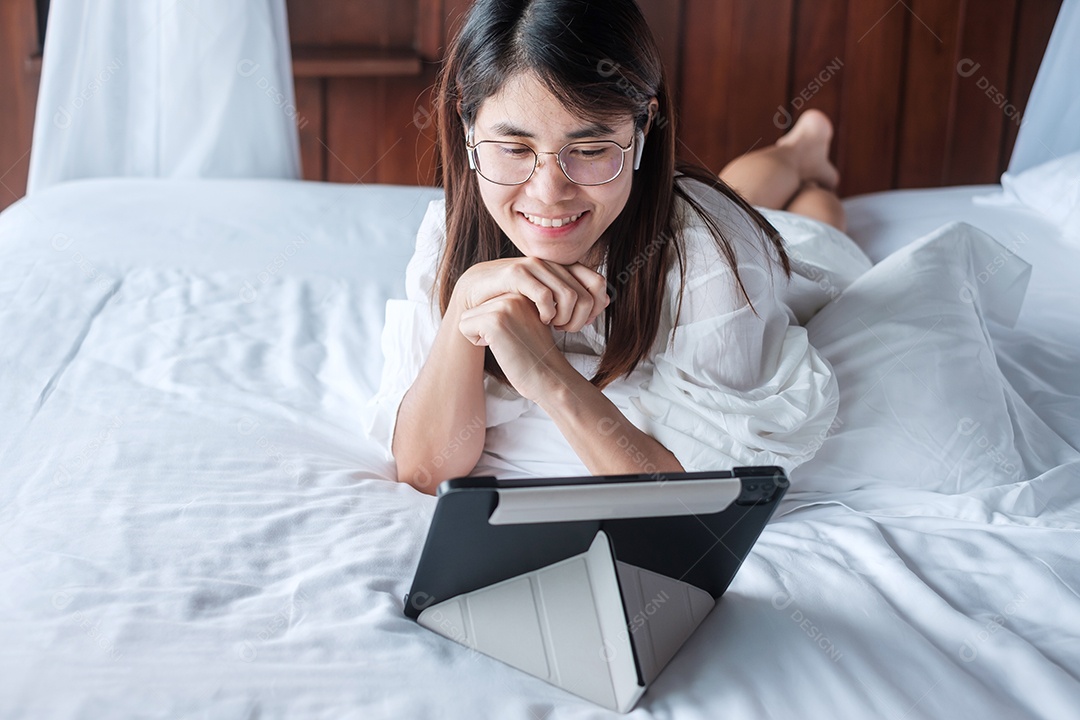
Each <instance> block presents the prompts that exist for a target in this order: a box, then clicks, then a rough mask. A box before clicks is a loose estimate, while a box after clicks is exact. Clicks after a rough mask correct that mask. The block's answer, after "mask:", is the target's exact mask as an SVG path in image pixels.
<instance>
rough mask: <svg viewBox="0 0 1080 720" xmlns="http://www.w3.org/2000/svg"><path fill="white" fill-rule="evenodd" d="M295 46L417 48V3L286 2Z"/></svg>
mask: <svg viewBox="0 0 1080 720" xmlns="http://www.w3.org/2000/svg"><path fill="white" fill-rule="evenodd" d="M286 7H287V9H288V13H289V37H290V39H291V40H292V43H293V44H294V45H353V46H360V47H367V48H403V47H414V46H415V45H416V40H417V37H416V28H417V19H418V17H419V8H418V7H417V3H416V2H409V1H407V0H398V1H396V2H375V1H374V0H362V1H361V2H357V0H286Z"/></svg>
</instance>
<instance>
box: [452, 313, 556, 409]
mask: <svg viewBox="0 0 1080 720" xmlns="http://www.w3.org/2000/svg"><path fill="white" fill-rule="evenodd" d="M458 329H459V330H460V331H461V334H462V335H464V336H465V337H466V339H468V340H469V342H471V343H472V344H473V345H478V346H485V345H486V346H488V347H490V348H491V352H492V354H493V355H494V356H495V359H496V360H498V361H499V367H501V368H502V370H503V372H504V373H505V374H506V379H507V380H509V381H510V384H511V385H513V386H514V389H515V390H517V391H518V393H519V394H520V395H521V396H522V397H524V398H527V399H529V400H532V401H533V402H538V401H539V400H540V398H542V397H543V396H544V394H545V393H546V392H547V390H548V388H550V385H551V383H552V382H557V381H558V378H559V377H561V376H564V375H565V373H566V372H567V371H568V370H569V371H574V369H573V366H571V365H570V363H569V362H568V361H567V360H566V357H565V356H564V355H563V354H562V353H561V352H559V351H558V350H556V349H555V341H554V339H553V338H552V335H551V328H550V327H549V326H548V325H546V324H545V323H544V322H543V321H542V320H541V319H540V314H539V313H538V311H537V309H536V305H535V304H533V300H532V299H531V298H527V297H525V296H524V295H520V294H518V293H514V292H508V293H503V294H502V295H498V296H496V297H493V298H491V299H490V300H487V301H486V302H484V303H482V304H481V305H479V306H477V307H474V308H471V309H469V310H465V311H463V312H462V314H461V320H460V322H459V324H458ZM574 372H576V371H574Z"/></svg>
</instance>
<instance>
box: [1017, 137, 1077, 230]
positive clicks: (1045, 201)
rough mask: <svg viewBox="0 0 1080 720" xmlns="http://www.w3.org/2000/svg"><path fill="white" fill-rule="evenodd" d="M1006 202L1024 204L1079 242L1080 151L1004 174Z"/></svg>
mask: <svg viewBox="0 0 1080 720" xmlns="http://www.w3.org/2000/svg"><path fill="white" fill-rule="evenodd" d="M1001 186H1002V188H1003V190H1004V197H1003V198H1002V199H1003V200H1004V201H1005V202H1007V203H1011V204H1019V205H1024V206H1026V207H1028V208H1031V209H1032V210H1035V211H1036V212H1038V213H1040V214H1041V215H1042V216H1043V217H1045V218H1046V219H1047V220H1049V221H1050V222H1052V223H1054V224H1055V225H1057V226H1058V227H1059V228H1061V232H1062V234H1063V235H1064V236H1065V237H1067V238H1070V239H1072V240H1073V241H1076V242H1080V152H1074V153H1071V154H1069V155H1065V156H1063V157H1059V158H1057V159H1056V160H1051V161H1049V162H1045V163H1043V164H1042V165H1036V166H1035V167H1033V168H1029V169H1027V170H1024V171H1023V172H1020V173H1016V174H1015V175H1014V174H1012V173H1005V174H1004V175H1002V176H1001Z"/></svg>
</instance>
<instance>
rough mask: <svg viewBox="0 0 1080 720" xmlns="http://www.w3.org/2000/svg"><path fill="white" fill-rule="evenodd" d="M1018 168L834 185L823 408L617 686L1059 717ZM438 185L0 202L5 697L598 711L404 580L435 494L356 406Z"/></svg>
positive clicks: (209, 712) (1067, 278)
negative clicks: (708, 602) (961, 183)
mask: <svg viewBox="0 0 1080 720" xmlns="http://www.w3.org/2000/svg"><path fill="white" fill-rule="evenodd" d="M1074 7H1075V6H1074ZM1041 167H1044V165H1039V166H1038V167H1035V168H1033V169H1032V170H1031V171H1030V172H1037V171H1038V169H1039V168H1041ZM1055 169H1056V170H1059V171H1060V168H1058V167H1057V166H1055ZM1023 175H1024V173H1023V172H1021V171H1020V169H1019V168H1018V169H1017V173H1015V174H1014V175H1012V176H1009V177H1008V178H1007V181H1006V183H1005V185H1004V186H979V187H958V188H946V189H938V190H918V191H897V192H888V193H881V194H876V195H869V196H863V197H857V198H852V199H850V200H848V201H847V202H846V208H847V210H848V214H849V234H850V236H851V237H852V238H853V239H854V240H855V242H856V243H857V244H858V246H859V247H860V248H861V249H862V251H864V252H865V253H866V255H867V257H868V258H869V260H870V261H873V263H874V265H873V267H870V268H869V269H868V270H866V271H865V272H864V273H863V274H861V275H860V276H859V277H858V278H856V279H854V280H845V281H843V282H841V281H839V280H837V279H836V278H834V277H830V276H828V275H826V274H818V275H816V276H815V275H814V274H813V273H812V272H810V273H808V274H807V276H808V277H809V279H811V280H813V281H815V282H816V283H817V286H818V289H819V290H821V291H823V292H824V293H826V294H827V295H829V297H830V300H829V302H828V303H827V304H826V305H825V306H824V307H822V308H821V309H819V310H817V312H816V313H815V314H814V315H813V317H812V318H810V319H809V320H808V322H807V323H806V325H807V328H808V331H809V332H810V336H811V340H812V341H813V342H814V343H815V345H816V346H817V347H818V348H819V349H820V350H821V351H822V353H823V354H824V355H825V356H826V358H827V359H828V360H829V361H830V363H832V364H833V366H834V368H835V369H836V371H837V375H838V378H839V381H840V387H841V407H840V412H839V414H838V419H837V421H836V422H835V423H834V424H833V426H832V427H831V428H830V429H829V432H828V433H825V434H823V436H822V437H821V438H820V439H819V442H817V443H815V444H814V445H813V446H812V447H808V448H807V456H808V457H809V458H810V459H809V460H808V461H807V462H806V463H805V464H803V465H801V466H800V467H798V468H797V469H796V470H795V471H794V472H793V473H792V490H791V491H790V492H789V494H788V496H787V497H786V498H785V500H784V502H783V504H782V506H781V507H780V509H779V510H778V511H777V514H776V516H775V518H774V519H773V521H772V522H771V523H770V524H769V526H768V527H767V529H766V530H765V532H764V533H763V534H762V536H761V538H760V540H759V541H758V543H757V545H756V546H755V549H754V551H753V553H752V554H751V556H750V558H749V559H748V560H747V562H746V563H745V564H744V566H743V567H742V569H741V570H740V572H739V574H738V576H737V577H736V580H735V582H734V583H733V585H732V586H731V588H730V589H729V591H728V592H727V594H726V595H725V596H724V598H723V599H722V601H721V602H720V603H719V605H718V606H717V608H716V609H715V610H714V611H713V612H712V613H711V614H710V615H709V616H708V617H707V618H706V620H705V621H704V622H703V623H702V625H701V626H700V628H699V629H698V631H697V632H696V633H695V634H694V636H692V637H691V639H690V640H689V641H688V643H687V644H686V645H685V646H684V647H683V648H682V650H681V651H680V652H679V654H678V655H677V656H676V657H675V658H674V660H673V661H672V662H671V664H670V665H669V666H668V667H667V668H666V670H665V671H664V672H663V673H662V674H661V676H660V677H659V678H658V679H657V680H656V681H655V683H654V684H653V685H652V686H651V687H650V689H649V691H648V692H647V693H646V694H645V696H644V697H643V698H642V700H641V701H640V703H639V704H638V706H637V707H636V708H635V709H634V710H633V711H632V712H631V713H629V717H635V718H674V719H677V720H691V719H694V718H717V717H726V718H760V717H776V718H788V717H843V718H847V717H851V718H868V717H892V718H917V717H932V718H967V717H970V718H1017V717H1032V718H1063V717H1071V716H1075V714H1076V712H1077V711H1076V708H1078V707H1080V561H1078V560H1077V557H1078V551H1080V373H1078V372H1077V370H1076V368H1077V367H1080V318H1078V317H1077V315H1076V313H1075V312H1074V307H1075V303H1076V300H1077V298H1078V295H1077V279H1078V276H1077V271H1076V268H1077V267H1080V233H1075V232H1074V231H1073V225H1071V224H1070V222H1071V221H1069V219H1068V217H1065V218H1064V219H1062V218H1059V217H1058V216H1056V215H1051V214H1048V212H1047V211H1046V210H1045V209H1043V210H1040V209H1039V208H1038V207H1034V206H1033V204H1032V203H1030V202H1029V203H1024V202H1021V199H1022V197H1023V194H1022V193H1021V190H1023V189H1024V188H1028V189H1031V188H1033V187H1036V186H1037V181H1039V180H1040V178H1039V177H1035V176H1032V177H1028V178H1027V179H1026V184H1025V182H1021V181H1023V180H1025V178H1024V177H1023ZM1077 177H1078V178H1080V168H1077ZM1041 179H1042V180H1043V181H1045V178H1041ZM1036 194H1038V193H1036ZM437 197H439V191H438V190H435V189H430V188H416V187H400V186H378V185H355V186H346V185H334V184H326V183H311V182H302V181H296V180H251V179H198V180H182V179H146V178H115V177H113V178H97V179H84V180H73V181H67V182H60V183H57V184H55V185H52V186H51V187H47V188H42V189H40V190H38V191H37V192H35V193H33V194H32V195H31V196H30V197H27V198H25V199H24V200H22V201H20V202H19V203H17V204H16V205H14V206H12V207H11V208H9V209H8V210H6V211H5V212H4V213H3V214H2V215H0V338H3V342H2V343H0V368H2V377H3V382H2V383H0V630H2V632H0V636H2V637H3V638H4V640H5V642H4V643H3V644H2V645H0V677H2V678H3V680H2V681H0V688H2V689H0V716H2V717H10V718H35V720H36V719H39V718H87V719H90V718H102V717H110V718H143V717H167V718H234V717H235V718H296V717H303V718H384V717H386V718H389V717H394V718H401V717H406V718H481V717H499V718H521V719H522V720H531V719H534V718H535V719H536V720H541V719H552V720H554V719H556V718H603V717H616V715H615V714H614V713H611V712H609V711H606V710H603V709H601V708H599V707H597V706H595V705H593V704H591V703H589V702H588V701H586V700H582V699H580V698H577V697H575V696H573V695H570V694H568V693H566V692H564V691H562V690H560V689H558V688H556V687H553V686H551V685H548V684H546V683H544V682H542V681H541V680H538V679H536V678H534V677H531V676H529V675H526V674H524V673H521V672H519V671H517V670H515V669H513V668H511V667H509V666H506V665H504V664H502V663H499V662H498V661H495V660H492V659H490V658H487V657H485V656H483V655H479V654H476V653H474V652H471V651H470V650H468V649H467V648H465V647H463V646H460V645H458V644H456V643H453V642H450V641H448V640H446V639H445V638H442V637H440V636H438V635H436V634H434V633H431V632H429V631H427V630H424V629H423V628H421V627H419V626H418V625H417V624H416V623H414V622H413V621H411V620H409V619H407V618H406V617H405V616H404V614H403V612H402V602H403V600H402V598H403V596H404V594H405V593H406V592H407V590H408V588H409V584H410V581H411V578H412V572H413V570H414V569H415V566H416V563H417V560H418V558H419V554H420V550H421V547H422V544H423V541H424V537H425V533H426V529H427V525H428V523H429V522H430V518H431V513H432V509H433V505H434V502H435V501H434V499H433V498H431V497H428V496H425V495H421V494H420V493H418V492H416V491H415V490H413V489H411V488H410V487H407V486H405V485H403V484H398V483H395V482H392V478H393V471H394V469H393V467H392V465H391V464H390V463H388V462H387V461H386V460H385V458H384V456H383V455H382V453H381V448H378V447H376V446H375V445H374V444H373V443H371V442H369V441H368V440H367V439H366V438H365V437H364V436H363V434H362V433H361V432H359V430H358V428H360V427H361V425H362V422H363V418H364V407H365V403H366V402H367V401H368V400H369V399H370V398H371V397H372V395H373V394H374V393H375V391H376V390H377V388H378V385H379V380H380V376H381V373H382V370H383V368H382V353H381V351H380V334H381V331H382V325H383V321H384V311H385V305H386V301H387V300H388V299H389V298H393V297H401V296H402V295H403V292H404V269H405V266H406V264H407V262H408V260H409V258H410V256H411V254H412V251H413V244H414V236H415V231H416V229H417V227H418V226H419V224H420V220H421V218H422V216H423V213H424V211H425V209H426V207H427V204H428V202H429V201H430V200H432V199H434V198H437ZM1018 198H1019V199H1018ZM803 259H805V258H803Z"/></svg>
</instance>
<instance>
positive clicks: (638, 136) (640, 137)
mask: <svg viewBox="0 0 1080 720" xmlns="http://www.w3.org/2000/svg"><path fill="white" fill-rule="evenodd" d="M475 128H476V126H475V125H470V126H469V132H468V134H467V135H466V137H465V148H466V153H465V154H466V155H467V156H468V158H469V168H470V169H471V170H473V171H475V172H476V174H477V175H479V176H480V177H482V178H484V179H485V180H487V181H488V182H489V183H493V184H495V185H502V186H503V187H515V186H517V185H524V184H525V183H527V182H529V181H530V180H532V177H533V175H535V174H536V168H538V167H540V156H541V155H554V156H555V161H556V162H557V163H558V165H559V169H560V170H562V174H563V177H565V178H566V179H567V180H569V181H570V182H572V183H574V184H575V185H580V186H581V187H599V186H600V185H607V184H608V183H612V182H615V181H616V180H618V179H619V176H620V175H622V173H623V170H625V169H626V153H628V152H630V150H631V149H632V148H634V147H635V146H636V148H637V152H636V153H635V155H634V170H637V169H638V168H639V167H640V166H641V151H642V149H643V146H644V143H645V133H644V132H642V131H641V130H638V131H636V132H635V133H634V136H633V137H632V138H630V142H629V144H627V146H626V147H623V146H622V145H620V144H619V143H618V142H616V141H615V140H574V141H572V142H568V143H566V144H565V145H563V146H562V147H561V148H559V151H558V152H551V151H546V152H540V151H538V150H536V149H535V148H533V147H532V146H531V145H528V144H527V143H522V142H512V143H511V144H513V145H522V146H524V147H527V148H529V150H530V151H532V154H533V166H532V170H530V171H529V176H528V177H527V178H525V179H524V180H522V181H521V182H516V183H503V182H496V181H495V180H492V179H491V178H489V177H488V176H486V175H484V174H483V173H482V172H480V169H479V167H477V165H478V163H477V156H476V148H478V147H479V146H480V145H481V144H483V143H505V142H506V141H503V140H481V141H480V142H476V143H474V142H473V130H475ZM597 142H609V143H612V144H613V145H614V146H615V147H617V148H619V149H620V150H622V153H623V154H622V156H621V157H620V158H619V160H620V163H619V171H618V172H617V173H615V175H614V176H613V177H612V178H611V179H610V180H605V181H604V182H599V183H579V182H577V181H576V180H574V179H573V178H572V177H570V173H568V172H567V171H566V166H565V165H563V161H562V158H561V157H560V156H561V155H562V151H563V150H565V149H566V148H568V147H570V146H571V145H590V144H596V143H597Z"/></svg>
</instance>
